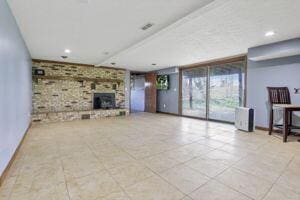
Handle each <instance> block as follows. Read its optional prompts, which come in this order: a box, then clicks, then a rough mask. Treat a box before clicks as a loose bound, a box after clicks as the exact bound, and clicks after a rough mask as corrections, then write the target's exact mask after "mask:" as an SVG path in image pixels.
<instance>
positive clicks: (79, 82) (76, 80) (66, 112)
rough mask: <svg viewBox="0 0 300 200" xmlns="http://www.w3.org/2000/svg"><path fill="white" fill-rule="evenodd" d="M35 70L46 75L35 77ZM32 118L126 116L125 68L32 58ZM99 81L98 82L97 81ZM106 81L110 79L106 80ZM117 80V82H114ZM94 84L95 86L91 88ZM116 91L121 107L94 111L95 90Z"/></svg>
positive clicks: (38, 119) (61, 119)
mask: <svg viewBox="0 0 300 200" xmlns="http://www.w3.org/2000/svg"><path fill="white" fill-rule="evenodd" d="M36 69H42V70H44V71H45V76H43V77H42V78H39V77H37V76H34V71H35V70H36ZM32 73H33V82H32V84H33V99H32V101H33V105H32V106H33V115H32V120H33V121H35V122H36V121H42V122H50V121H69V120H74V119H81V118H82V114H90V118H91V119H95V118H100V117H105V116H117V115H120V111H121V115H123V112H122V111H125V113H126V115H127V114H128V113H129V111H128V109H125V87H124V80H125V70H123V69H112V68H103V67H94V66H90V65H82V64H73V63H58V62H51V61H41V60H33V67H32ZM94 80H99V81H94ZM106 80H107V81H106ZM111 80H116V81H111ZM92 84H94V86H95V88H94V89H92ZM102 92H103V93H105V92H106V93H115V97H116V106H117V107H118V109H112V110H93V105H92V104H93V93H102Z"/></svg>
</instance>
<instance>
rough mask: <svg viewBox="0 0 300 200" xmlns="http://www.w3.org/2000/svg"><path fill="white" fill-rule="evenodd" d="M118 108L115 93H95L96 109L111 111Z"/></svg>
mask: <svg viewBox="0 0 300 200" xmlns="http://www.w3.org/2000/svg"><path fill="white" fill-rule="evenodd" d="M115 107H116V98H115V94H114V93H94V109H111V108H115Z"/></svg>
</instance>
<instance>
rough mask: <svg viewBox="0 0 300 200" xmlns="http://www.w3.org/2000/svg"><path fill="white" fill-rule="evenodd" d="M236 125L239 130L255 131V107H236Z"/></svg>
mask: <svg viewBox="0 0 300 200" xmlns="http://www.w3.org/2000/svg"><path fill="white" fill-rule="evenodd" d="M234 124H235V127H236V128H237V129H239V130H243V131H248V132H253V131H254V109H253V108H245V107H237V108H236V109H235V123H234Z"/></svg>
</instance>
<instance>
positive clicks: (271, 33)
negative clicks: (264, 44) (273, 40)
mask: <svg viewBox="0 0 300 200" xmlns="http://www.w3.org/2000/svg"><path fill="white" fill-rule="evenodd" d="M273 35H275V32H274V31H268V32H266V34H265V36H266V37H271V36H273Z"/></svg>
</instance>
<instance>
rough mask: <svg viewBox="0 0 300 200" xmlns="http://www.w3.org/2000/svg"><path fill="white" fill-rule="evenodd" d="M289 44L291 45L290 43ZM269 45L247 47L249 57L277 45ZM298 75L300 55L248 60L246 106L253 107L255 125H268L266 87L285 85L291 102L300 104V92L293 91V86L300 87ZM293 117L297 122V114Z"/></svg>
mask: <svg viewBox="0 0 300 200" xmlns="http://www.w3.org/2000/svg"><path fill="white" fill-rule="evenodd" d="M284 42H285V41H284ZM284 42H283V43H284ZM289 44H290V45H293V44H291V43H289ZM270 46H271V47H272V44H271V45H266V46H262V47H260V48H252V49H249V55H250V58H251V55H256V56H257V55H258V56H259V52H265V51H264V48H265V47H266V48H267V49H268V50H269V52H272V51H276V49H278V46H277V45H276V46H274V50H272V48H270ZM282 47H284V48H287V49H289V47H288V46H287V45H282ZM253 51H256V52H253ZM299 75H300V56H290V57H285V58H277V59H271V60H266V61H251V60H248V74H247V106H248V107H252V108H254V109H255V112H256V115H255V116H256V120H255V122H256V125H257V126H261V127H268V119H269V115H268V93H267V89H266V87H268V86H271V87H282V86H287V87H288V88H289V90H290V93H291V99H292V103H295V104H300V94H295V93H294V88H300V77H299ZM296 115H297V114H296ZM294 119H295V122H296V123H299V122H298V121H299V119H298V116H295V117H294Z"/></svg>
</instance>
